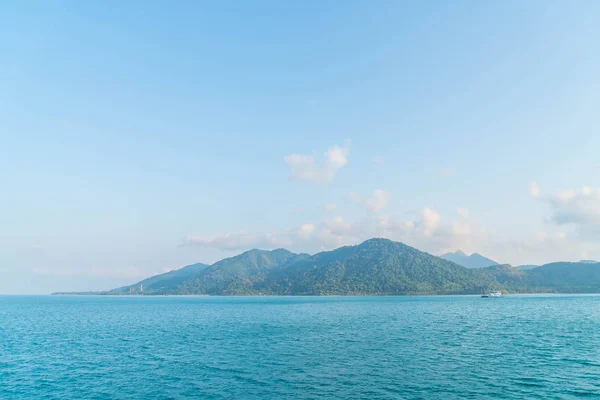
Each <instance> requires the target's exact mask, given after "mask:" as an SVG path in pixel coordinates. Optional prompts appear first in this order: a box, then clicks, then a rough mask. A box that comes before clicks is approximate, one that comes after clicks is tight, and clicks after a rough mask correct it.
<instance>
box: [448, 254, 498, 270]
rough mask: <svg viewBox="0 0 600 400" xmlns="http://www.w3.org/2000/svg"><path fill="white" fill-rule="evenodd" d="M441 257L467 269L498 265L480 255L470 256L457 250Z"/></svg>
mask: <svg viewBox="0 0 600 400" xmlns="http://www.w3.org/2000/svg"><path fill="white" fill-rule="evenodd" d="M440 257H441V258H443V259H444V260H448V261H452V262H453V263H456V264H458V265H462V266H463V267H466V268H485V267H489V266H491V265H498V263H497V262H496V261H494V260H490V259H489V258H487V257H485V256H482V255H481V254H479V253H473V254H471V255H470V256H468V255H467V254H466V253H464V252H463V251H462V250H456V251H455V252H454V253H446V254H442V255H441V256H440Z"/></svg>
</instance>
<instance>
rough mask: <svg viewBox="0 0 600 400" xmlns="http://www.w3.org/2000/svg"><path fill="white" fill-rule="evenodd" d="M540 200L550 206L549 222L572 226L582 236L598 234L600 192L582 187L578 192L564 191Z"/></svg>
mask: <svg viewBox="0 0 600 400" xmlns="http://www.w3.org/2000/svg"><path fill="white" fill-rule="evenodd" d="M540 199H541V200H542V201H544V202H546V203H547V204H549V205H550V207H551V210H552V214H551V216H550V220H551V221H553V222H554V223H556V224H557V225H573V226H575V228H576V230H577V232H578V233H580V234H581V235H582V236H595V233H597V232H600V190H597V189H592V188H591V187H589V186H584V187H583V188H582V189H581V190H579V191H576V190H573V189H571V190H565V191H562V192H558V193H554V194H550V195H547V196H540ZM590 234H591V235H590Z"/></svg>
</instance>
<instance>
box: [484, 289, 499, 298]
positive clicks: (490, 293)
mask: <svg viewBox="0 0 600 400" xmlns="http://www.w3.org/2000/svg"><path fill="white" fill-rule="evenodd" d="M481 297H502V292H501V291H499V290H497V291H495V292H489V293H485V294H482V295H481Z"/></svg>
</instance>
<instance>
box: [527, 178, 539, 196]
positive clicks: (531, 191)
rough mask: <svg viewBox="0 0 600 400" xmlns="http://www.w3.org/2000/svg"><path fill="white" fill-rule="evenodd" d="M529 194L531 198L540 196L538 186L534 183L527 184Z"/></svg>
mask: <svg viewBox="0 0 600 400" xmlns="http://www.w3.org/2000/svg"><path fill="white" fill-rule="evenodd" d="M529 194H530V195H531V197H533V198H535V197H538V196H539V195H540V186H539V185H538V184H537V183H535V182H531V183H530V184H529Z"/></svg>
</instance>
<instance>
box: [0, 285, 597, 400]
mask: <svg viewBox="0 0 600 400" xmlns="http://www.w3.org/2000/svg"><path fill="white" fill-rule="evenodd" d="M579 397H588V398H594V397H598V398H600V297H599V296H508V297H505V298H503V299H481V298H479V297H471V296H457V297H312V298H310V297H254V298H248V297H243V298H239V297H237V298H219V297H100V296H98V297H93V296H90V297H51V296H30V297H17V296H0V399H37V398H40V399H41V398H44V399H83V398H85V399H118V398H121V399H179V398H200V399H258V398H260V399H285V398H287V399H292V398H293V399H351V398H357V399H358V398H364V399H393V398H397V399H437V398H439V399H455V398H473V399H484V398H504V399H524V398H548V399H557V398H561V399H566V398H579Z"/></svg>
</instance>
